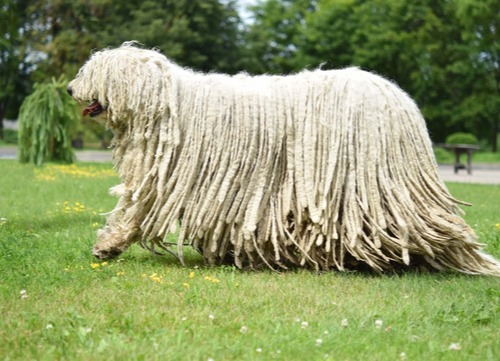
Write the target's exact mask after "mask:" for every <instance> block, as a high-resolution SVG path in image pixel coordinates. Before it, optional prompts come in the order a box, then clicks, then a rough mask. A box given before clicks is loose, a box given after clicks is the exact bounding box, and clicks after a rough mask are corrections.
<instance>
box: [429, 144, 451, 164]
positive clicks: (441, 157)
mask: <svg viewBox="0 0 500 361" xmlns="http://www.w3.org/2000/svg"><path fill="white" fill-rule="evenodd" d="M434 156H435V157H436V161H437V162H438V163H453V162H454V159H455V158H454V156H453V154H452V152H450V151H449V150H446V149H443V148H434Z"/></svg>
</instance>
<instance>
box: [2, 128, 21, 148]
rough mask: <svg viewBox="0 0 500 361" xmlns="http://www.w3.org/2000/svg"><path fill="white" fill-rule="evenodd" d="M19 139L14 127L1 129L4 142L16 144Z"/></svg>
mask: <svg viewBox="0 0 500 361" xmlns="http://www.w3.org/2000/svg"><path fill="white" fill-rule="evenodd" d="M18 140H19V137H18V132H17V130H14V129H4V130H3V141H4V142H5V143H10V144H17V141H18Z"/></svg>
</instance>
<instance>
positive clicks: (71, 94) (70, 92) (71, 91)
mask: <svg viewBox="0 0 500 361" xmlns="http://www.w3.org/2000/svg"><path fill="white" fill-rule="evenodd" d="M66 91H67V92H68V94H69V95H70V96H73V89H71V87H70V86H69V87H68V89H66Z"/></svg>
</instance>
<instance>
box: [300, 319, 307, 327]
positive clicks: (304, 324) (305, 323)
mask: <svg viewBox="0 0 500 361" xmlns="http://www.w3.org/2000/svg"><path fill="white" fill-rule="evenodd" d="M307 326H309V323H307V322H306V321H304V322H302V323H301V324H300V327H302V328H307Z"/></svg>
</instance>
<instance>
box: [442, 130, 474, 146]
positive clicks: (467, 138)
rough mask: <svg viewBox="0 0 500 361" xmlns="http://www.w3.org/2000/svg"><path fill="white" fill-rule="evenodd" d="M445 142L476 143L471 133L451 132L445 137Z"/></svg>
mask: <svg viewBox="0 0 500 361" xmlns="http://www.w3.org/2000/svg"><path fill="white" fill-rule="evenodd" d="M446 144H477V138H476V136H475V135H474V134H471V133H462V132H458V133H453V134H451V135H449V136H448V137H447V138H446Z"/></svg>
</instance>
